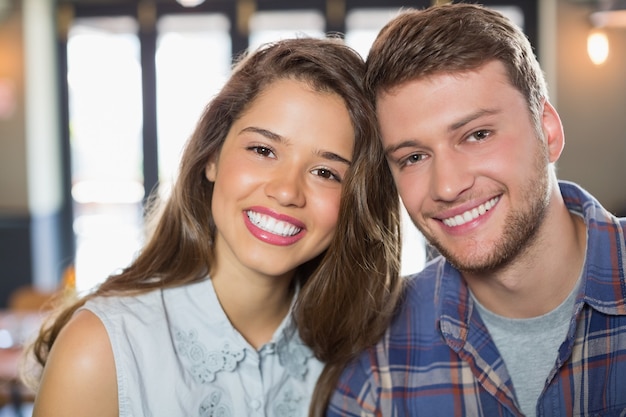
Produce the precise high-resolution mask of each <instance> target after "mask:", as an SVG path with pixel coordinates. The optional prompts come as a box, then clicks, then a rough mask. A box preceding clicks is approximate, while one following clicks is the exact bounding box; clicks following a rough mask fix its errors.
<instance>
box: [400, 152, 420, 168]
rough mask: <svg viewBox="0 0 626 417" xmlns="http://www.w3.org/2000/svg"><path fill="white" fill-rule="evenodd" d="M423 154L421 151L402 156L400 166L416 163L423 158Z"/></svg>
mask: <svg viewBox="0 0 626 417" xmlns="http://www.w3.org/2000/svg"><path fill="white" fill-rule="evenodd" d="M424 157H425V156H424V154H421V153H414V154H411V155H409V156H407V157H406V158H404V159H403V160H402V161H401V163H400V165H402V166H408V165H414V164H417V163H418V162H420V161H422V160H423V159H424Z"/></svg>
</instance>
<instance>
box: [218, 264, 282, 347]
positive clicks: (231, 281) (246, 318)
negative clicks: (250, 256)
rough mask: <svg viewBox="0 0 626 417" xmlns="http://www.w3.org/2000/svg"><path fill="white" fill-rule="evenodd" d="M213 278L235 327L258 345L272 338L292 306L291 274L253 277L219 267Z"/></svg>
mask: <svg viewBox="0 0 626 417" xmlns="http://www.w3.org/2000/svg"><path fill="white" fill-rule="evenodd" d="M211 280H212V282H213V287H214V288H215V292H216V294H217V298H218V299H219V301H220V304H221V306H222V309H223V310H224V312H225V313H226V316H227V317H228V319H229V320H230V322H231V324H232V325H233V327H235V328H236V329H237V331H239V333H241V335H242V336H243V337H244V338H245V339H246V340H247V341H248V343H250V344H251V345H252V346H253V347H254V348H255V349H258V348H260V347H261V346H263V345H264V344H265V343H267V342H269V341H270V340H271V339H272V336H273V335H274V332H275V331H276V329H277V328H278V326H279V325H280V324H281V323H282V321H283V320H284V318H285V317H286V316H287V314H288V313H289V310H290V308H291V303H292V299H293V294H294V286H293V285H292V280H293V278H292V276H291V275H290V276H283V277H259V276H254V277H252V276H247V275H238V274H224V273H220V272H219V271H217V272H216V273H212V274H211Z"/></svg>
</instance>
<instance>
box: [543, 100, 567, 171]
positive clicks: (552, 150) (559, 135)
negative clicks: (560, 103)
mask: <svg viewBox="0 0 626 417" xmlns="http://www.w3.org/2000/svg"><path fill="white" fill-rule="evenodd" d="M541 126H542V128H543V133H544V135H545V139H546V144H547V146H548V155H549V157H550V162H552V163H554V162H556V161H557V160H558V159H559V157H560V156H561V153H562V152H563V147H564V146H565V133H564V132H563V124H562V123H561V118H560V117H559V114H558V113H557V111H556V109H555V108H554V107H553V106H552V104H550V102H549V101H548V100H546V101H545V102H544V104H543V114H542V117H541Z"/></svg>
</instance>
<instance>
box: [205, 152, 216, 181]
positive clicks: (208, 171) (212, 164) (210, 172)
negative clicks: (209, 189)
mask: <svg viewBox="0 0 626 417" xmlns="http://www.w3.org/2000/svg"><path fill="white" fill-rule="evenodd" d="M217 159H218V158H217V155H214V156H212V157H211V159H210V160H209V162H208V163H207V164H206V167H205V168H204V176H205V177H206V179H207V180H209V181H210V182H215V178H216V177H217Z"/></svg>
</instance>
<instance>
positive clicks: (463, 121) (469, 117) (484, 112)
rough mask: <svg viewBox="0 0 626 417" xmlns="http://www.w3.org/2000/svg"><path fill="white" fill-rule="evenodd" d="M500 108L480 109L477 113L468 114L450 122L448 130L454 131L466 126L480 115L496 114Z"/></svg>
mask: <svg viewBox="0 0 626 417" xmlns="http://www.w3.org/2000/svg"><path fill="white" fill-rule="evenodd" d="M499 112H500V110H497V109H480V110H478V111H477V112H475V113H472V114H468V115H467V116H465V117H463V118H461V119H459V120H458V121H456V122H454V123H452V124H450V126H448V131H449V132H453V131H455V130H457V129H460V128H462V127H463V126H465V125H466V124H468V123H469V122H471V121H473V120H476V119H478V118H480V117H483V116H488V115H492V114H496V113H499Z"/></svg>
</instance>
